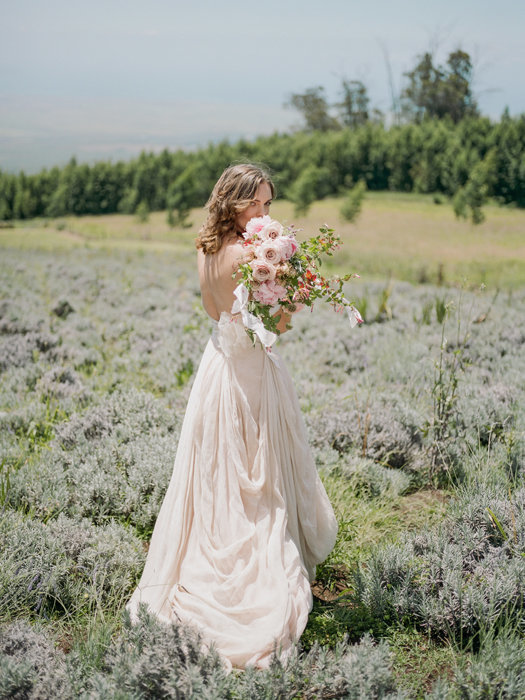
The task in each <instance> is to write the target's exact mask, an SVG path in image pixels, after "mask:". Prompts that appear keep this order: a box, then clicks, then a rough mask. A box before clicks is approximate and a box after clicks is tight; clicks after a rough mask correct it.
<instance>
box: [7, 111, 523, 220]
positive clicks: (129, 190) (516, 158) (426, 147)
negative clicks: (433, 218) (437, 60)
mask: <svg viewBox="0 0 525 700" xmlns="http://www.w3.org/2000/svg"><path fill="white" fill-rule="evenodd" d="M246 160H249V161H252V162H259V163H265V164H267V165H268V166H269V167H270V168H271V170H272V172H273V174H274V177H275V180H276V183H277V187H278V191H279V195H280V196H282V197H284V198H287V199H290V200H291V201H293V202H296V203H298V204H300V203H301V202H305V201H306V203H308V201H315V200H318V199H322V198H324V197H326V196H329V195H338V194H341V193H342V192H344V191H345V190H347V189H348V188H350V187H352V186H353V185H354V184H356V183H358V182H360V181H362V182H364V184H365V185H366V188H367V189H368V190H395V191H403V192H424V193H441V194H443V195H447V196H451V197H453V196H457V195H458V193H461V192H463V193H465V192H466V193H467V194H468V192H469V191H471V190H473V189H474V190H476V191H477V192H478V194H480V195H481V196H483V197H494V198H496V199H497V200H499V201H501V202H502V203H514V204H516V205H518V206H520V207H525V115H521V116H518V117H510V116H509V115H508V114H504V115H503V117H502V118H501V120H500V121H499V122H497V123H493V122H491V121H490V119H488V118H486V117H467V118H465V119H462V120H461V121H460V122H458V123H457V124H454V122H453V121H451V120H446V119H445V120H425V121H423V122H421V123H411V124H403V125H399V126H392V127H390V128H389V129H387V128H385V127H384V125H383V124H381V123H374V122H366V123H364V124H362V125H361V126H359V127H355V128H350V127H345V128H341V129H338V130H328V131H311V132H309V131H301V132H297V133H293V134H277V133H275V134H273V135H271V136H261V137H259V138H257V139H255V140H254V141H246V140H239V141H237V142H236V143H229V142H227V141H224V142H221V143H218V144H215V145H209V146H207V147H206V148H202V149H200V150H198V151H194V152H191V153H190V152H185V151H182V150H178V151H173V152H170V151H168V150H164V151H162V152H161V153H158V154H155V153H145V152H144V153H142V154H141V155H140V156H139V157H138V158H136V159H134V160H131V161H129V162H118V163H110V162H104V161H101V162H98V163H95V164H94V165H87V164H81V163H77V161H76V160H75V159H74V158H73V159H71V160H70V162H69V163H68V164H67V165H66V166H65V167H63V168H58V167H55V168H52V169H50V170H42V171H41V172H40V173H37V174H35V175H26V174H24V173H23V172H22V173H20V174H18V175H14V174H9V173H5V172H1V171H0V220H9V219H28V218H33V217H40V216H45V217H59V216H65V215H68V214H77V215H79V214H109V213H114V212H122V213H135V212H137V211H138V210H139V209H140V208H142V210H143V211H155V210H163V209H167V210H168V211H171V212H172V214H173V216H174V221H175V222H176V221H177V220H179V221H182V220H184V217H185V214H186V213H187V211H188V210H189V209H190V208H192V207H199V206H202V205H203V204H204V203H205V202H206V198H207V197H208V195H209V193H210V191H211V189H212V187H213V185H214V183H215V182H216V180H217V178H218V177H219V175H220V173H221V172H222V170H223V169H224V168H225V167H226V166H227V165H229V164H230V163H233V162H242V161H246Z"/></svg>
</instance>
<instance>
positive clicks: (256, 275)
mask: <svg viewBox="0 0 525 700" xmlns="http://www.w3.org/2000/svg"><path fill="white" fill-rule="evenodd" d="M250 267H251V268H252V270H253V279H254V280H255V281H256V282H267V281H269V280H274V279H275V267H274V266H273V265H272V264H271V263H269V262H266V261H265V260H257V259H256V260H252V261H251V263H250Z"/></svg>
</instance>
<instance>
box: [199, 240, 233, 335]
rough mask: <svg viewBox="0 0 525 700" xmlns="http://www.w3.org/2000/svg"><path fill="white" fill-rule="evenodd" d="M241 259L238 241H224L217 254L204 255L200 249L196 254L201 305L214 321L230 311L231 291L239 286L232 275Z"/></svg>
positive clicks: (231, 303)
mask: <svg viewBox="0 0 525 700" xmlns="http://www.w3.org/2000/svg"><path fill="white" fill-rule="evenodd" d="M242 259H243V247H242V243H241V242H239V241H238V239H231V240H227V241H225V242H224V243H223V245H222V247H221V249H220V250H219V251H218V252H217V253H213V254H210V253H208V254H206V253H203V251H202V249H199V251H198V253H197V267H198V270H199V282H200V287H201V296H202V305H203V306H204V309H205V311H206V313H207V314H208V315H209V316H211V318H213V319H215V320H216V321H218V320H219V317H220V315H221V313H222V312H223V311H228V312H230V311H231V308H232V305H233V302H234V301H235V297H234V296H233V290H234V289H235V287H236V286H237V285H238V284H239V281H238V279H236V278H234V277H232V275H233V273H234V272H235V271H236V270H237V266H238V264H239V263H240V262H241V261H242Z"/></svg>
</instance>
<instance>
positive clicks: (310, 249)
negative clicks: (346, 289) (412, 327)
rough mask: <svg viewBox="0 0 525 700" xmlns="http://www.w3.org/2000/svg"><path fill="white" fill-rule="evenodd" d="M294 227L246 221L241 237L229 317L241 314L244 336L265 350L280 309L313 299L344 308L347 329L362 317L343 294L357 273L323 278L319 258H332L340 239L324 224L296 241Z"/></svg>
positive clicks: (293, 308) (300, 305) (265, 220)
mask: <svg viewBox="0 0 525 700" xmlns="http://www.w3.org/2000/svg"><path fill="white" fill-rule="evenodd" d="M296 233H297V229H295V228H294V227H293V226H289V227H287V228H285V227H283V226H282V224H280V223H279V222H278V221H275V220H273V219H271V218H270V217H269V216H262V217H257V218H254V219H251V220H250V221H249V222H248V223H247V225H246V231H245V232H244V233H243V238H244V242H243V245H244V249H245V256H244V260H243V262H242V263H241V264H240V265H239V267H238V270H237V271H236V273H235V274H234V276H236V275H238V274H239V273H240V275H241V282H240V284H239V285H238V286H237V288H236V289H235V291H234V294H235V297H236V300H235V302H234V305H233V307H232V314H235V313H240V314H241V315H242V320H243V323H244V326H245V327H246V330H247V332H248V333H249V335H250V336H251V337H252V340H255V336H257V337H258V338H259V339H260V341H261V342H262V344H263V345H264V346H265V347H267V348H270V347H271V345H272V343H274V342H275V340H276V339H277V334H278V330H277V324H278V323H279V318H280V316H279V314H278V311H279V310H283V311H285V312H288V313H295V312H296V311H299V310H300V309H302V308H304V307H305V306H310V307H311V306H313V304H314V302H315V301H316V300H317V299H322V300H324V301H327V302H328V303H330V304H332V306H333V307H334V309H335V310H336V311H341V310H342V309H344V308H345V309H346V311H347V314H348V318H349V321H350V326H351V327H352V328H353V327H354V326H356V325H358V324H361V323H362V322H363V319H362V318H361V315H360V313H359V311H358V310H357V309H356V308H355V306H354V304H353V303H352V302H351V301H348V299H346V297H345V296H344V293H343V285H344V283H345V282H347V281H348V280H349V279H351V278H353V277H359V275H356V274H347V275H343V276H342V277H339V276H334V277H330V278H326V277H323V276H322V275H321V274H320V272H319V268H320V267H321V264H322V260H321V256H322V255H333V253H334V251H335V250H337V249H338V248H339V247H340V238H339V236H337V235H336V234H335V232H334V230H333V229H331V228H328V227H327V226H325V227H323V228H320V229H319V234H320V235H318V236H313V237H312V238H309V239H308V240H306V241H302V242H301V243H299V242H298V241H297V239H296Z"/></svg>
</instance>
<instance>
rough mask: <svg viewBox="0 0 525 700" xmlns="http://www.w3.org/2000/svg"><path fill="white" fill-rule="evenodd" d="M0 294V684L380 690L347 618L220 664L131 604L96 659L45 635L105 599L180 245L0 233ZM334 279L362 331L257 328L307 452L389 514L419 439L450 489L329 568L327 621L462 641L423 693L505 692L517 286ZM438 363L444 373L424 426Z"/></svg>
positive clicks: (183, 319) (291, 692)
mask: <svg viewBox="0 0 525 700" xmlns="http://www.w3.org/2000/svg"><path fill="white" fill-rule="evenodd" d="M0 290H1V291H0V384H1V391H0V537H1V538H2V545H1V546H2V559H1V562H0V622H1V621H2V620H3V621H4V625H3V627H2V628H1V632H0V652H1V653H0V659H1V663H2V666H1V667H0V668H1V669H2V670H1V671H0V695H1V694H2V693H3V694H4V695H6V696H9V693H11V695H12V696H15V697H16V696H18V697H49V696H50V695H54V696H56V697H81V696H85V697H158V696H159V694H164V695H165V696H166V697H210V698H211V697H236V698H243V697H295V696H301V697H305V698H307V697H350V698H351V697H356V698H357V697H371V698H374V697H378V698H379V697H400V696H399V695H398V694H397V695H396V692H397V691H396V685H395V682H394V680H393V676H392V672H391V660H390V652H389V650H388V647H387V645H386V644H384V643H377V640H376V641H375V642H374V641H372V640H371V639H368V638H367V639H365V640H363V641H362V643H361V644H358V645H355V646H351V645H349V644H348V642H338V644H334V645H332V646H333V648H331V649H328V648H321V647H319V646H317V645H316V644H315V643H314V644H313V646H312V647H311V649H310V651H308V652H305V651H300V649H299V648H298V649H297V650H296V652H295V653H294V655H292V657H291V658H290V660H289V661H288V662H287V663H286V664H279V663H278V662H275V663H274V664H273V665H272V667H271V668H270V669H269V670H268V671H264V672H255V671H249V672H246V673H245V674H242V675H239V676H237V675H235V674H234V675H230V676H228V675H227V674H225V672H224V669H223V668H222V666H221V663H220V661H219V660H218V658H217V656H216V655H214V653H213V652H203V651H202V649H201V647H200V642H199V641H198V638H197V637H196V636H195V635H194V633H193V632H192V631H191V630H186V629H181V628H166V627H164V626H159V625H158V624H157V623H155V621H154V620H151V619H150V618H149V617H148V616H147V615H145V616H144V618H143V619H142V621H141V623H140V625H139V626H138V627H137V628H133V627H131V626H130V625H129V624H128V622H124V623H122V624H121V623H115V626H116V629H117V631H116V632H115V634H114V636H113V640H112V641H111V640H110V639H108V640H106V642H105V643H104V645H102V646H101V647H100V653H99V654H98V656H97V658H96V659H95V660H93V659H92V660H89V659H88V657H87V656H86V652H85V649H84V648H83V647H82V645H81V644H76V646H75V645H73V650H72V651H71V653H70V654H67V655H64V654H63V653H62V652H59V651H57V650H56V648H55V642H56V637H55V636H54V629H55V627H54V625H55V622H56V621H57V620H61V621H62V622H63V623H64V624H71V625H73V626H78V627H80V628H82V627H83V626H84V627H85V626H86V625H87V624H88V621H91V620H94V619H95V618H96V619H98V618H97V616H99V615H100V613H101V612H102V613H103V614H105V615H106V616H112V619H114V620H119V619H120V617H119V616H120V611H121V609H122V607H123V605H124V603H125V602H126V600H127V598H128V596H129V594H130V592H131V590H132V589H133V587H134V585H135V583H136V580H137V578H138V576H139V575H140V571H141V567H142V563H143V561H144V556H145V552H144V540H145V539H147V538H148V537H149V534H150V532H151V529H152V527H153V524H154V522H155V518H156V516H157V513H158V509H159V507H160V504H161V502H162V498H163V495H164V493H165V490H166V487H167V484H168V481H169V478H170V475H171V470H172V468H173V461H174V456H175V451H176V447H177V440H178V435H179V430H180V425H181V421H182V418H183V415H184V410H185V406H186V402H187V398H188V394H189V391H190V389H191V384H192V381H193V377H194V374H195V371H196V368H197V367H198V364H199V360H200V357H201V354H202V352H203V350H204V347H205V344H206V342H207V339H208V337H209V334H210V330H211V328H210V324H209V321H208V319H207V317H206V315H205V313H204V312H203V310H202V307H201V305H200V300H199V291H198V285H197V280H196V275H195V268H194V254H193V253H188V254H180V255H178V256H177V258H176V259H175V258H174V257H172V256H170V255H163V256H160V255H156V254H154V253H146V252H143V253H141V252H120V251H113V252H111V254H108V253H107V252H100V251H97V250H90V249H88V248H86V249H77V250H74V251H70V252H59V253H45V252H35V251H15V250H9V249H5V250H3V251H2V259H1V262H0ZM349 296H352V297H356V296H359V297H361V298H362V299H363V300H364V301H363V304H364V305H365V306H366V316H367V323H366V324H364V325H363V326H362V327H360V328H358V329H355V330H354V331H350V330H349V328H348V326H347V321H346V319H345V318H344V317H342V316H339V315H337V314H334V313H333V311H332V310H330V309H328V308H316V309H315V311H314V312H313V314H310V313H309V312H307V311H303V312H301V313H300V314H297V315H296V316H295V317H294V321H293V325H294V330H293V331H292V332H291V333H287V334H285V335H284V336H283V337H282V338H281V339H280V341H279V344H278V352H279V353H280V354H281V355H282V356H283V358H284V359H285V362H286V363H287V364H288V366H289V368H290V371H291V373H292V375H293V377H294V381H295V383H296V386H297V390H298V395H299V399H300V402H301V406H302V409H303V415H304V417H305V421H306V424H307V428H308V432H309V437H310V441H311V444H312V449H313V453H314V456H315V459H316V463H317V465H318V467H319V469H320V470H321V471H322V472H324V473H326V474H328V475H329V478H330V479H331V480H341V481H338V482H337V483H340V484H341V492H344V491H345V489H347V488H351V489H352V491H353V493H354V494H355V496H356V499H360V501H359V502H360V503H363V504H366V507H367V508H368V509H373V508H374V504H375V503H381V504H383V506H384V504H385V503H391V504H392V509H393V510H394V511H395V508H396V507H397V506H398V505H399V504H400V503H401V500H402V499H404V498H405V495H406V494H409V493H410V492H413V491H415V490H417V489H419V488H421V487H424V488H427V487H428V485H429V482H430V478H429V474H430V472H431V469H430V464H431V459H432V457H433V455H435V454H436V450H438V455H439V460H440V462H439V464H440V470H441V472H440V476H441V481H440V485H441V486H445V487H446V488H447V489H448V490H449V491H452V492H453V493H455V501H454V504H453V505H452V506H451V507H450V512H449V515H448V517H447V519H446V520H445V522H443V523H442V524H441V526H440V527H436V528H433V529H430V530H428V529H425V530H421V531H411V532H409V533H407V534H406V535H405V536H404V537H403V538H401V539H400V541H398V542H397V543H395V544H390V545H389V546H388V547H386V548H382V547H380V546H379V547H377V548H376V549H375V550H374V551H373V554H372V556H371V557H368V558H367V560H366V561H365V562H362V566H361V567H360V569H359V571H358V572H355V571H349V572H348V574H347V576H348V580H347V581H346V582H345V584H344V585H345V586H346V588H347V589H348V588H349V587H350V584H351V582H352V580H353V581H354V590H353V593H352V594H351V595H353V596H354V598H353V601H352V605H353V606H354V607H352V608H351V609H350V608H349V610H350V611H351V614H349V615H348V616H347V617H348V625H355V624H356V621H357V622H358V623H359V624H357V628H358V629H359V630H365V629H369V628H370V629H372V630H375V632H376V634H379V632H380V633H381V634H388V629H389V625H399V624H401V625H405V624H406V625H408V626H409V627H411V628H413V627H417V628H418V629H420V630H423V631H424V632H426V633H428V634H429V635H431V636H432V637H433V638H434V639H436V640H443V641H445V642H451V641H452V642H453V643H454V644H457V645H458V647H459V646H461V647H463V648H466V649H468V653H469V654H470V656H469V657H468V658H470V659H471V662H470V664H469V665H463V666H462V665H461V663H459V662H458V666H457V668H455V669H454V674H455V675H454V677H453V678H448V679H443V680H441V681H440V682H439V684H438V685H436V687H435V689H434V691H433V692H434V696H435V697H456V696H457V697H470V696H472V697H484V696H483V694H482V692H481V691H480V690H479V689H480V688H481V689H484V690H483V692H485V694H486V695H485V696H490V695H491V693H492V694H493V695H496V696H497V693H500V694H501V696H502V697H519V693H520V692H521V691H522V687H521V685H520V683H521V680H520V679H521V678H522V677H523V673H522V645H521V643H520V642H519V634H520V633H522V632H523V630H522V622H521V620H522V616H523V595H524V592H525V591H524V585H525V584H524V581H525V569H524V566H525V564H524V562H525V557H524V556H523V555H524V554H525V545H524V541H525V534H524V533H525V515H524V513H525V495H524V485H523V477H524V469H525V459H524V456H525V415H524V411H523V406H524V405H525V385H524V382H523V377H524V376H525V352H524V346H525V330H524V326H523V318H524V317H525V290H521V291H518V292H514V293H513V294H512V295H510V294H503V293H501V294H500V295H499V296H496V297H495V298H494V297H493V298H492V299H490V298H488V296H485V295H484V294H481V293H478V292H475V291H472V292H470V291H464V292H462V293H460V292H459V291H458V290H453V289H443V288H433V287H431V286H429V285H425V286H413V285H409V284H407V283H398V282H393V283H392V284H391V285H389V286H388V285H387V286H385V284H384V283H363V282H355V283H353V287H352V289H351V290H349ZM458 329H459V330H460V332H459V331H458ZM443 337H444V338H445V340H446V342H445V343H442V339H443ZM458 356H460V357H461V362H460V363H456V369H453V368H454V366H455V365H454V360H455V358H457V357H458ZM440 361H441V362H442V363H443V367H444V368H445V375H444V380H447V381H449V380H450V381H452V382H453V383H454V382H455V386H456V388H457V391H456V396H455V397H454V400H453V402H452V404H451V406H450V411H448V413H447V423H446V426H445V430H443V431H442V433H441V437H440V440H439V442H438V444H437V446H436V440H435V436H436V430H435V426H436V415H435V397H436V393H437V392H438V391H439V390H440V386H439V385H438V383H437V380H436V363H439V362H440ZM447 372H448V374H446V373H447ZM452 372H455V374H454V375H453V376H452V374H451V373H452ZM444 380H443V381H444ZM406 498H409V496H407V497H406ZM363 512H371V511H370V510H368V511H363ZM400 512H401V511H400ZM400 517H402V516H400ZM352 522H353V526H354V527H358V526H359V517H358V516H357V517H355V518H354V520H353V521H352ZM363 526H366V523H365V524H364V525H363ZM343 529H344V527H343ZM348 565H349V566H350V564H348ZM351 565H352V566H353V565H354V564H353V562H352V563H351ZM344 568H345V567H344V565H341V569H342V570H344ZM345 595H346V596H348V595H350V594H349V593H348V592H347V593H346V594H345ZM349 601H350V598H348V597H347V598H343V599H342V601H341V603H342V606H341V609H342V608H344V605H345V604H346V603H348V602H349ZM359 616H361V618H362V619H360V620H358V617H359ZM17 618H21V619H22V618H23V619H24V620H26V622H17ZM27 619H30V620H32V621H33V624H36V625H37V626H36V627H35V626H30V625H29V623H28V622H27ZM344 619H346V618H344ZM344 619H343V617H342V618H341V620H342V623H341V624H342V625H343V626H344V624H346V623H345V622H344ZM376 623H377V624H376ZM119 627H121V629H120V632H119V631H118V628H119ZM349 632H350V633H352V630H351V629H349ZM500 633H501V634H502V635H503V636H501V641H498V634H500ZM338 638H339V637H338ZM353 638H354V639H358V638H359V634H356V635H355V636H354V637H353ZM491 644H492V646H490V645H491ZM308 646H310V644H308ZM491 653H492V654H493V655H494V658H495V659H500V660H501V661H500V662H496V661H494V663H491V661H490V654H491ZM97 659H98V660H97ZM498 663H499V665H500V666H501V667H504V668H505V679H501V678H500V677H499V676H498ZM505 664H506V665H505ZM155 693H157V695H155ZM447 693H448V695H447ZM469 693H470V695H469ZM476 693H478V695H476ZM440 694H441V695H440Z"/></svg>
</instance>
